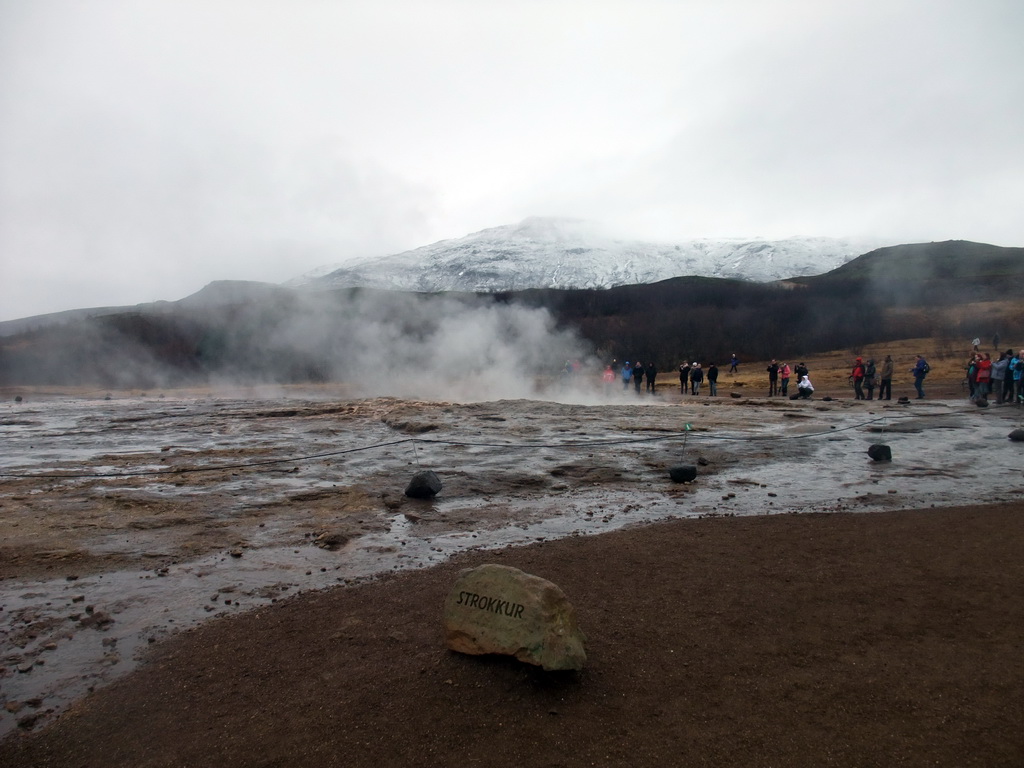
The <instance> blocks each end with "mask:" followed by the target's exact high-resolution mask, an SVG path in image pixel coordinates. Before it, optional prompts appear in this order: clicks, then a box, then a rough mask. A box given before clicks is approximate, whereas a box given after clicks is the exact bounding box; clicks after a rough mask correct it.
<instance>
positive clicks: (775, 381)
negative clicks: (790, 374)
mask: <svg viewBox="0 0 1024 768" xmlns="http://www.w3.org/2000/svg"><path fill="white" fill-rule="evenodd" d="M777 394H779V364H778V363H777V362H775V360H772V361H771V363H769V364H768V397H775V395H777Z"/></svg>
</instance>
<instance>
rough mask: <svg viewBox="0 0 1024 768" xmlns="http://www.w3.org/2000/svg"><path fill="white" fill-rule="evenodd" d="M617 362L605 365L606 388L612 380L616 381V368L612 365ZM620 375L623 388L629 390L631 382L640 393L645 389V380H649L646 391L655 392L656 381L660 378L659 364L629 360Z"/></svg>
mask: <svg viewBox="0 0 1024 768" xmlns="http://www.w3.org/2000/svg"><path fill="white" fill-rule="evenodd" d="M615 364H616V363H615V361H614V360H613V361H612V362H611V364H609V365H607V366H605V369H604V374H603V376H602V378H603V380H604V385H605V390H608V389H610V387H611V384H612V382H614V381H615V376H616V374H615V369H614V368H613V367H612V366H614V365H615ZM618 375H619V376H621V378H622V389H623V391H626V392H628V391H629V386H630V384H632V385H633V389H634V390H635V391H636V393H637V394H638V395H639V394H641V393H643V392H644V391H645V388H644V382H645V381H646V382H647V386H646V391H647V392H650V393H651V394H652V395H653V394H654V382H655V380H656V379H657V378H658V366H657V365H655V364H654V363H647V365H644V364H643V363H641V362H640V361H637V362H635V363H630V362H629V360H627V361H626V362H624V363H623V364H622V369H621V370H620V371H619V374H618Z"/></svg>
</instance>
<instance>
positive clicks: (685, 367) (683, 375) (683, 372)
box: [679, 363, 690, 395]
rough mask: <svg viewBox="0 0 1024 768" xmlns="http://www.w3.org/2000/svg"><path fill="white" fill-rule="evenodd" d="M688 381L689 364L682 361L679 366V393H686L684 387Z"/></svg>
mask: <svg viewBox="0 0 1024 768" xmlns="http://www.w3.org/2000/svg"><path fill="white" fill-rule="evenodd" d="M689 383H690V364H689V363H683V364H682V365H680V366H679V394H681V395H685V394H686V387H687V386H688V385H689Z"/></svg>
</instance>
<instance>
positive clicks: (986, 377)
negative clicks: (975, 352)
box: [977, 352, 992, 400]
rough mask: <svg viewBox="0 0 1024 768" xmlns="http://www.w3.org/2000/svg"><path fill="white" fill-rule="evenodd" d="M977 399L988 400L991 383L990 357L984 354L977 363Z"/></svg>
mask: <svg viewBox="0 0 1024 768" xmlns="http://www.w3.org/2000/svg"><path fill="white" fill-rule="evenodd" d="M977 381H978V390H977V394H978V397H979V398H981V399H982V400H986V399H988V393H989V391H990V385H991V383H992V356H991V355H990V354H989V353H988V352H986V353H984V354H983V355H982V356H981V360H979V361H978V373H977Z"/></svg>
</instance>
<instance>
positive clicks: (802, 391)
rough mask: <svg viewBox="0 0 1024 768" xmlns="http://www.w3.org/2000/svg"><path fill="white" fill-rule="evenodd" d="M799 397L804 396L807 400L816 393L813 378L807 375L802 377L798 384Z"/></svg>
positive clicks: (797, 392)
mask: <svg viewBox="0 0 1024 768" xmlns="http://www.w3.org/2000/svg"><path fill="white" fill-rule="evenodd" d="M796 394H797V397H803V398H805V399H807V400H810V399H811V395H813V394H814V386H813V385H812V384H811V380H810V379H809V378H807V376H806V375H804V376H801V377H800V381H798V382H797V384H796Z"/></svg>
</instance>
